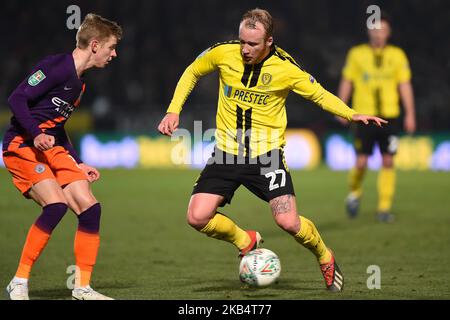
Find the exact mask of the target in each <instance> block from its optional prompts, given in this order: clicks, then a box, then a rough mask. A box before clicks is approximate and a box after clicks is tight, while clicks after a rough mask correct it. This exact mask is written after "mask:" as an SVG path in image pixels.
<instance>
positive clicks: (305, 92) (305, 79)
mask: <svg viewBox="0 0 450 320" xmlns="http://www.w3.org/2000/svg"><path fill="white" fill-rule="evenodd" d="M292 75H293V77H292V78H291V79H292V84H291V85H292V87H291V88H292V91H294V92H295V93H297V94H299V95H301V96H302V97H304V98H305V99H308V100H311V101H313V102H314V103H316V104H317V105H318V106H320V107H321V108H322V109H324V110H325V111H328V112H331V113H333V114H335V115H337V116H340V117H343V118H346V119H347V120H352V116H353V115H354V114H356V113H357V112H356V111H355V110H353V109H351V108H350V107H348V106H347V105H346V104H345V103H344V102H343V101H342V100H341V99H339V98H338V97H336V96H335V95H334V94H332V93H330V92H329V91H327V90H325V89H324V88H323V87H322V86H321V85H320V84H319V83H318V82H317V81H316V79H314V77H313V76H311V75H310V74H309V73H307V72H305V71H302V70H301V69H298V70H295V71H293V72H292Z"/></svg>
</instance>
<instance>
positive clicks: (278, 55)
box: [275, 51, 305, 71]
mask: <svg viewBox="0 0 450 320" xmlns="http://www.w3.org/2000/svg"><path fill="white" fill-rule="evenodd" d="M275 55H276V56H277V57H278V58H280V59H281V60H283V61H285V60H287V61H289V62H290V63H292V64H293V65H295V66H297V67H298V68H299V69H300V70H302V71H305V70H304V69H303V68H302V66H301V65H299V64H298V63H297V62H296V61H295V60H294V59H293V58H291V57H289V56H285V55H284V54H282V53H281V52H279V51H275Z"/></svg>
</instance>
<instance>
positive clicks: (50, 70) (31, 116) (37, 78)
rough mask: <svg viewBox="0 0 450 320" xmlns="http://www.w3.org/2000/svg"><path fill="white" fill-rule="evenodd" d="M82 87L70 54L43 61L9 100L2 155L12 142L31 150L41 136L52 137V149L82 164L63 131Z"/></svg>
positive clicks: (82, 90) (81, 92)
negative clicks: (9, 115)
mask: <svg viewBox="0 0 450 320" xmlns="http://www.w3.org/2000/svg"><path fill="white" fill-rule="evenodd" d="M85 88H86V86H85V84H84V82H83V80H82V79H80V78H78V75H77V72H76V69H75V63H74V60H73V57H72V54H59V55H54V56H49V57H47V58H45V59H44V60H42V61H41V62H40V63H39V64H38V65H37V66H36V67H35V68H34V69H33V70H32V72H31V75H30V76H29V77H27V78H26V79H25V80H24V81H22V83H20V85H19V86H18V87H17V88H16V89H15V90H14V91H13V93H12V94H11V96H10V97H9V99H8V102H9V105H10V108H11V111H12V112H13V117H12V118H11V125H10V127H9V128H8V130H7V132H6V134H5V137H4V139H3V151H6V150H8V147H9V145H10V144H11V142H15V143H20V145H21V146H29V147H33V140H34V138H35V137H36V136H38V135H39V134H41V133H44V132H45V133H46V134H48V135H52V136H54V137H55V146H62V147H64V148H65V149H66V150H67V151H68V152H69V153H70V155H71V156H72V157H73V158H74V159H75V160H76V161H77V163H81V162H82V161H81V159H80V158H79V157H78V155H77V153H76V151H75V149H74V148H73V146H72V145H71V143H70V141H69V139H68V137H67V134H66V132H65V130H64V124H65V123H66V121H67V119H69V117H70V116H71V114H72V112H73V111H74V109H75V108H76V107H77V106H78V105H79V104H80V100H81V97H82V96H83V93H84V91H85Z"/></svg>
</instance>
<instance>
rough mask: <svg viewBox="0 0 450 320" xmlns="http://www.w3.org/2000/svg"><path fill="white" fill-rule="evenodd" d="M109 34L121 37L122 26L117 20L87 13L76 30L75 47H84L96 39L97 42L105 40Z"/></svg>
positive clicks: (118, 38)
mask: <svg viewBox="0 0 450 320" xmlns="http://www.w3.org/2000/svg"><path fill="white" fill-rule="evenodd" d="M110 36H114V37H116V38H117V41H119V40H120V39H122V28H121V27H120V26H119V25H118V24H117V22H114V21H110V20H108V19H105V18H103V17H101V16H99V15H97V14H94V13H89V14H87V15H86V17H85V18H84V21H83V23H82V24H81V26H80V28H79V29H78V32H77V36H76V39H77V48H80V49H86V48H87V47H88V46H89V43H90V42H91V41H92V40H93V39H96V40H98V41H99V42H102V41H104V40H107V39H108V38H109V37H110Z"/></svg>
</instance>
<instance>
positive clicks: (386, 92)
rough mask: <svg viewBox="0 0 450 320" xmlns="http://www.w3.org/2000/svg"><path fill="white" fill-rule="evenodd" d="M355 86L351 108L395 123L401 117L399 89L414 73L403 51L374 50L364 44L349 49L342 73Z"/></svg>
mask: <svg viewBox="0 0 450 320" xmlns="http://www.w3.org/2000/svg"><path fill="white" fill-rule="evenodd" d="M342 74H343V77H344V79H347V80H350V81H352V83H353V96H352V107H353V109H355V110H356V111H357V112H358V113H363V114H367V115H374V116H381V117H384V118H388V119H392V118H396V117H398V116H399V115H400V105H399V94H398V85H399V84H400V83H403V82H407V81H410V79H411V70H410V68H409V63H408V59H407V57H406V55H405V53H404V52H403V50H402V49H400V48H398V47H396V46H392V45H388V46H386V47H384V48H383V49H374V48H372V47H370V46H369V45H368V44H362V45H358V46H355V47H353V48H352V49H350V51H349V53H348V55H347V61H346V64H345V67H344V69H343V71H342Z"/></svg>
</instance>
